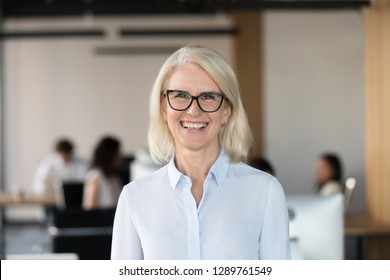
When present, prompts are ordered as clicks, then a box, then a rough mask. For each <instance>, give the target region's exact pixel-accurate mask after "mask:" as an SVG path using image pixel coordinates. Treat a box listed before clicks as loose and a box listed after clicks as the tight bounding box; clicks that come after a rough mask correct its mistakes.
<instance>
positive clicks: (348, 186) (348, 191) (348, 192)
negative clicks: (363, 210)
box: [344, 177, 356, 212]
mask: <svg viewBox="0 0 390 280" xmlns="http://www.w3.org/2000/svg"><path fill="white" fill-rule="evenodd" d="M355 187H356V179H355V178H354V177H348V178H347V179H346V180H345V189H344V212H347V210H348V208H349V205H350V204H351V197H352V192H353V190H354V189H355Z"/></svg>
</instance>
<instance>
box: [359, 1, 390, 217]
mask: <svg viewBox="0 0 390 280" xmlns="http://www.w3.org/2000/svg"><path fill="white" fill-rule="evenodd" d="M364 16H365V25H366V30H365V31H366V34H365V35H366V164H367V166H366V178H367V182H366V185H367V210H368V213H369V215H370V216H371V217H372V218H374V219H376V220H379V221H381V222H385V223H390V1H387V0H376V1H373V3H372V5H371V7H370V8H367V9H366V10H365V11H364Z"/></svg>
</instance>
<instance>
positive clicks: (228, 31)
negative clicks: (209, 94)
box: [1, 0, 385, 221]
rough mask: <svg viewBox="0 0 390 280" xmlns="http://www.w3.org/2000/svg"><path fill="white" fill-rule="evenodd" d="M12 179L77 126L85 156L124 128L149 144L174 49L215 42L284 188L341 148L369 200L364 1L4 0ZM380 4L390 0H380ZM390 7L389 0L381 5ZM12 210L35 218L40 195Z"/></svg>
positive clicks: (24, 175) (4, 174)
mask: <svg viewBox="0 0 390 280" xmlns="http://www.w3.org/2000/svg"><path fill="white" fill-rule="evenodd" d="M1 2H2V7H1V8H2V17H1V30H2V31H1V32H2V33H1V52H2V60H1V68H2V69H1V73H2V74H1V91H2V100H1V102H2V103H1V104H2V105H1V124H2V126H1V129H2V134H1V145H2V155H1V157H2V162H1V166H2V170H1V185H2V188H3V189H11V190H12V189H21V190H23V191H29V188H30V185H31V182H32V180H33V175H34V169H35V167H36V165H37V163H38V161H39V159H40V158H41V157H42V156H43V155H45V154H47V153H49V152H50V150H51V148H52V144H53V142H54V140H55V139H57V138H59V137H61V136H69V137H71V138H72V139H73V140H74V142H75V143H76V149H77V153H78V154H81V155H82V156H84V157H86V158H88V157H89V156H90V154H91V151H92V146H93V145H94V143H95V140H96V139H98V138H99V137H101V136H102V135H105V134H107V133H109V134H114V135H117V136H118V137H120V138H121V140H122V143H123V150H124V153H125V154H126V155H129V156H130V155H134V154H135V153H136V152H137V151H138V150H139V149H144V148H146V145H147V142H146V133H147V127H148V121H149V117H148V99H149V92H150V89H151V86H152V84H153V81H154V79H155V77H156V75H157V72H158V70H159V68H160V66H161V64H162V63H163V61H165V59H166V58H167V57H168V56H169V55H170V54H171V53H172V52H173V51H174V50H175V49H177V48H179V47H180V46H182V45H185V44H199V45H205V46H209V47H211V48H214V49H216V50H218V51H219V52H221V53H222V54H223V55H224V56H225V57H226V58H227V59H228V60H229V61H230V62H231V63H232V65H233V66H234V68H235V69H236V72H237V74H238V77H239V79H240V82H241V87H242V96H243V100H244V103H245V106H246V107H247V110H248V115H249V117H250V123H251V126H252V129H253V130H254V134H255V137H256V146H255V147H254V149H253V151H252V154H259V155H260V154H261V155H264V156H266V157H267V158H268V159H269V160H270V161H271V162H272V163H273V165H274V167H275V169H276V171H277V176H278V178H279V180H280V181H281V183H282V185H283V187H284V190H285V192H286V194H303V193H305V194H313V193H315V192H316V190H317V189H316V186H315V178H314V176H315V175H314V174H315V172H314V168H315V162H316V159H317V157H318V155H319V154H320V153H322V152H325V151H332V152H336V153H338V154H339V155H340V156H341V158H342V160H343V165H344V175H345V176H354V177H356V179H357V187H356V189H355V191H354V193H353V197H352V200H351V205H350V207H349V210H348V211H349V212H351V213H365V212H367V207H368V205H367V192H368V188H367V184H366V182H367V178H366V174H367V173H366V155H367V150H366V146H365V145H366V142H365V141H366V140H365V139H366V137H367V132H366V109H365V108H366V107H365V106H366V105H365V98H366V97H365V90H366V88H365V86H366V85H365V71H366V70H365V69H366V68H365V67H366V65H365V46H366V39H367V38H366V37H367V34H366V31H367V30H366V29H365V26H366V25H365V24H366V17H365V13H364V11H365V10H367V9H370V8H372V7H370V5H369V1H357V0H350V1H347V0H346V1H330V0H329V1H325V0H324V1H314V0H313V1H301V0H293V1H278V0H269V1H245V0H237V1H200V0H197V1H195V0H188V1H173V0H172V1H164V0H160V1H93V0H90V1H87V0H85V1H60V0H46V1H45V0H41V1H38V0H36V1H16V0H15V1H11V0H9V1H1ZM377 2H378V3H379V2H380V3H382V1H377ZM383 5H384V6H385V4H383ZM7 210H9V211H8V212H7V219H8V220H13V219H14V220H24V221H25V220H27V221H31V220H34V217H35V214H34V209H32V208H23V209H20V207H19V208H18V209H7Z"/></svg>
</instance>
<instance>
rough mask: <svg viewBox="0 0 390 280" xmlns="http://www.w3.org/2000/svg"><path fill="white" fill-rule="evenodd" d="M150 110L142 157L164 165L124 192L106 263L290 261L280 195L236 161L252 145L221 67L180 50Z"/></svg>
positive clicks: (203, 55)
mask: <svg viewBox="0 0 390 280" xmlns="http://www.w3.org/2000/svg"><path fill="white" fill-rule="evenodd" d="M150 102H151V104H150V117H151V119H150V125H149V132H148V140H149V149H150V153H151V156H152V158H153V159H154V160H155V161H156V162H157V163H159V164H162V163H164V164H166V165H165V166H163V167H162V168H160V169H159V170H157V171H156V172H154V173H153V174H151V175H148V176H145V177H143V178H139V179H138V180H135V181H132V182H131V183H129V184H128V185H126V186H125V187H124V189H123V191H122V194H121V196H120V198H119V202H118V206H117V210H116V216H115V222H114V229H113V239H112V251H111V258H112V259H289V258H290V245H289V229H288V228H289V221H288V214H287V207H286V201H285V196H284V191H283V188H282V186H281V185H280V183H279V182H278V180H277V179H276V178H275V177H273V176H271V175H269V174H266V173H264V172H260V171H259V170H257V169H255V168H253V167H250V166H249V165H247V164H243V163H242V161H245V160H246V157H247V153H248V150H249V147H250V146H251V144H252V142H253V139H252V135H251V132H250V128H249V124H248V120H247V116H246V112H245V110H244V107H243V105H242V102H241V98H240V93H239V86H238V81H237V79H236V76H235V74H234V72H233V70H232V69H231V67H230V66H229V64H228V62H227V61H226V60H225V59H224V58H223V57H222V56H221V55H220V54H219V53H217V52H216V51H214V50H212V49H209V48H206V47H200V46H187V47H183V48H181V49H179V50H178V51H176V52H175V53H173V54H172V55H171V56H170V57H169V58H168V59H167V60H166V62H165V63H164V64H163V66H162V68H161V69H160V73H159V75H158V77H157V79H156V81H155V83H154V86H153V90H152V94H151V98H150Z"/></svg>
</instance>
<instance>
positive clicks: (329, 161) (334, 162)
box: [315, 153, 343, 195]
mask: <svg viewBox="0 0 390 280" xmlns="http://www.w3.org/2000/svg"><path fill="white" fill-rule="evenodd" d="M315 174H316V183H317V186H318V192H319V194H322V195H331V194H337V193H342V192H343V184H342V164H341V160H340V158H339V156H338V155H336V154H334V153H324V154H322V155H320V157H319V158H318V160H317V163H316V168H315Z"/></svg>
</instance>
